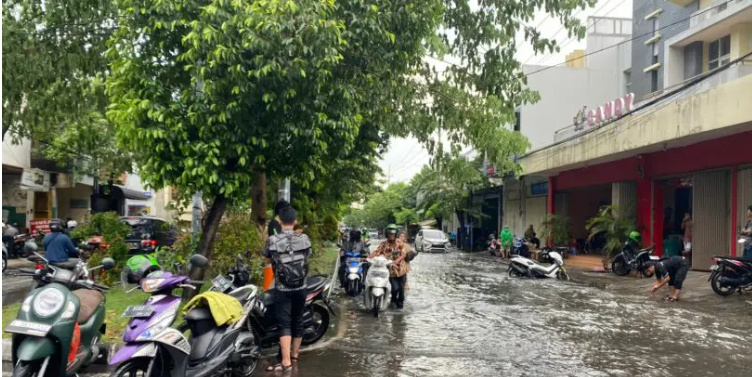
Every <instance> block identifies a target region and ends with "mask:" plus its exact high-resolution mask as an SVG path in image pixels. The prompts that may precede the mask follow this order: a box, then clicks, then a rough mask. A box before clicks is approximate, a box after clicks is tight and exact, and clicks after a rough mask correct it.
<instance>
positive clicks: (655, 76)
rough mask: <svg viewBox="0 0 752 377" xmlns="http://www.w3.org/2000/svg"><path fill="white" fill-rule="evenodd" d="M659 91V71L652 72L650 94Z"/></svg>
mask: <svg viewBox="0 0 752 377" xmlns="http://www.w3.org/2000/svg"><path fill="white" fill-rule="evenodd" d="M657 90H658V71H650V92H655V91H657Z"/></svg>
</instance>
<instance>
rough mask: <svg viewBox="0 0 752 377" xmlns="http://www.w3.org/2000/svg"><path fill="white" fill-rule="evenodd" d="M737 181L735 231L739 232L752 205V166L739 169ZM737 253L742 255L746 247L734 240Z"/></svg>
mask: <svg viewBox="0 0 752 377" xmlns="http://www.w3.org/2000/svg"><path fill="white" fill-rule="evenodd" d="M737 174H738V176H737V181H736V185H737V186H736V187H737V188H736V190H737V191H736V195H737V199H736V225H737V229H734V232H736V233H738V232H739V230H740V229H741V228H743V227H744V225H745V224H746V223H747V207H749V206H750V205H752V166H748V167H744V168H741V169H739V171H738V172H737ZM734 245H735V247H736V255H739V256H741V255H742V253H743V252H744V250H743V249H744V248H743V247H742V246H740V245H738V244H737V243H736V242H734Z"/></svg>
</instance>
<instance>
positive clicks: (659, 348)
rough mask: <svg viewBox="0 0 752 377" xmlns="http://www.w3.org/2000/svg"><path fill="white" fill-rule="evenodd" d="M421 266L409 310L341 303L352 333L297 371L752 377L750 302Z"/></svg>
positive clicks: (485, 268)
mask: <svg viewBox="0 0 752 377" xmlns="http://www.w3.org/2000/svg"><path fill="white" fill-rule="evenodd" d="M412 268H413V272H412V273H411V274H410V276H409V282H410V286H411V290H410V293H409V294H408V297H407V302H406V305H405V309H404V310H402V311H395V310H389V311H387V312H386V313H384V315H382V317H380V318H378V319H376V318H373V317H371V316H370V315H369V314H368V313H367V312H366V311H365V310H364V309H363V308H362V307H361V299H360V297H359V298H356V299H349V298H341V303H342V308H343V309H342V313H341V316H340V320H342V321H347V326H343V327H342V328H343V329H344V330H343V333H342V334H339V336H338V337H337V338H336V339H334V340H332V341H331V342H330V343H329V345H327V346H326V347H324V348H321V349H317V350H313V351H309V352H307V353H303V354H301V359H300V364H299V366H298V368H296V370H294V371H293V373H292V375H299V376H351V377H354V376H364V377H365V376H379V377H382V376H466V375H473V376H638V375H639V376H656V377H663V376H713V377H720V376H729V377H733V376H740V377H741V376H745V377H748V376H752V332H750V331H749V325H750V324H752V313H751V310H750V309H749V306H748V305H745V304H743V301H742V300H743V297H730V298H727V299H726V300H728V299H738V300H740V302H742V305H737V306H732V307H733V308H736V309H734V310H726V312H725V313H722V314H721V315H716V314H714V312H713V310H712V308H713V303H708V304H707V305H698V304H697V303H691V302H679V303H666V302H663V301H660V300H659V299H657V298H654V299H648V298H646V297H645V296H642V295H634V294H627V295H625V294H621V293H619V292H612V291H606V290H602V289H599V288H596V287H591V286H587V285H580V284H577V283H564V282H559V281H553V280H536V281H533V280H519V279H513V278H509V277H507V275H506V266H504V265H502V264H500V263H499V261H498V260H495V259H491V258H490V257H487V256H485V255H480V254H474V255H468V254H460V253H450V254H445V255H444V254H421V255H420V256H419V257H418V258H416V260H415V261H413V263H412ZM707 289H710V287H708V288H707ZM717 299H718V300H724V299H722V298H720V297H718V298H717ZM267 364H268V363H265V364H264V365H263V366H264V367H265V366H266V365H267ZM256 375H257V376H271V375H275V374H272V373H266V372H264V371H263V370H259V371H257V373H256ZM286 375H289V374H286Z"/></svg>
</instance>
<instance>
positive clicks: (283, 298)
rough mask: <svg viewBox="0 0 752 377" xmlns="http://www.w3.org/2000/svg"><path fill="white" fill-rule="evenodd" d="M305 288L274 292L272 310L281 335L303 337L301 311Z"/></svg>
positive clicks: (304, 301) (303, 306) (302, 309)
mask: <svg viewBox="0 0 752 377" xmlns="http://www.w3.org/2000/svg"><path fill="white" fill-rule="evenodd" d="M306 295H307V293H306V290H305V289H298V290H295V291H280V290H277V291H276V292H275V293H274V311H275V313H274V314H275V318H276V320H277V325H278V326H279V329H280V335H281V336H286V335H287V336H289V335H291V336H292V337H293V338H301V337H303V311H305V304H306Z"/></svg>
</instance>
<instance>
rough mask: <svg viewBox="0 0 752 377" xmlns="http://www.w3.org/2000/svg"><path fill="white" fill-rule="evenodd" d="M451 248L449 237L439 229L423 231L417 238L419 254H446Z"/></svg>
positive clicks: (416, 246)
mask: <svg viewBox="0 0 752 377" xmlns="http://www.w3.org/2000/svg"><path fill="white" fill-rule="evenodd" d="M449 246H450V244H449V237H447V235H446V234H444V232H442V231H440V230H438V229H421V230H420V231H418V235H417V236H415V250H417V251H418V252H429V253H433V252H442V253H446V252H447V249H449Z"/></svg>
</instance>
